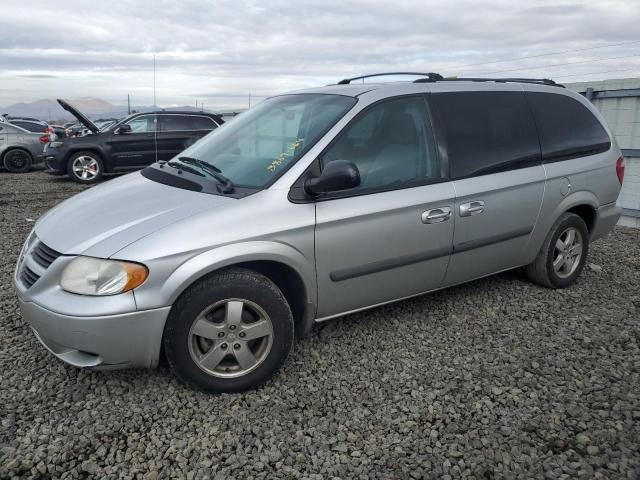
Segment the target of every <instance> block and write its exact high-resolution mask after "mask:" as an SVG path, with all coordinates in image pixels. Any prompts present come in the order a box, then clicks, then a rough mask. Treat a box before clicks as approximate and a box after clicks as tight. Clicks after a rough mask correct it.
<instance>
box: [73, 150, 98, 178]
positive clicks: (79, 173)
mask: <svg viewBox="0 0 640 480" xmlns="http://www.w3.org/2000/svg"><path fill="white" fill-rule="evenodd" d="M72 168H73V173H74V174H75V176H76V177H78V178H81V179H82V180H93V179H94V178H96V176H97V175H98V171H99V168H100V166H99V165H98V162H97V160H96V159H95V158H93V157H89V156H88V155H82V156H80V157H78V158H76V159H75V160H74V161H73V166H72Z"/></svg>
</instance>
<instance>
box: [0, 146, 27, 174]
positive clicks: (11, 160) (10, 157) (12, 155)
mask: <svg viewBox="0 0 640 480" xmlns="http://www.w3.org/2000/svg"><path fill="white" fill-rule="evenodd" d="M32 164H33V159H32V158H31V154H30V153H28V152H25V151H24V150H10V151H8V152H7V153H6V154H5V156H4V168H6V169H7V170H8V171H9V172H12V173H25V172H28V171H29V170H31V165H32Z"/></svg>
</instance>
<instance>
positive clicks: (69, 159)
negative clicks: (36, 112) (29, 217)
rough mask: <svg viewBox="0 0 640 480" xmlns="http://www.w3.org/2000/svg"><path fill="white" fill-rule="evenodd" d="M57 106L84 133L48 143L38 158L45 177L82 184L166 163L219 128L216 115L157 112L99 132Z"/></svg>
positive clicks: (71, 109)
mask: <svg viewBox="0 0 640 480" xmlns="http://www.w3.org/2000/svg"><path fill="white" fill-rule="evenodd" d="M58 103H59V104H60V105H61V106H62V108H64V109H65V110H67V111H68V112H69V113H71V114H72V115H74V116H75V117H76V118H77V119H78V121H79V122H80V123H81V124H82V125H83V126H84V127H85V128H87V130H88V131H89V132H90V133H89V134H88V135H84V136H80V137H69V138H64V139H62V140H60V141H54V142H51V143H49V144H48V145H47V146H46V147H45V152H44V155H45V162H46V165H47V172H48V173H51V174H53V175H64V174H67V175H69V177H71V179H73V180H75V181H76V182H79V183H85V184H90V183H96V182H97V181H98V180H100V178H101V177H102V175H103V174H105V173H121V172H126V171H131V170H137V169H140V168H144V167H146V166H147V165H150V164H152V163H154V162H156V161H162V160H169V159H170V158H172V157H174V156H175V155H176V154H178V153H179V152H181V151H182V150H184V149H185V148H187V147H188V146H190V145H192V144H194V143H195V142H196V141H197V140H199V139H200V138H202V137H203V136H205V135H206V134H208V133H209V132H211V131H212V130H214V129H216V128H218V127H219V126H220V125H222V123H224V122H223V120H222V119H221V118H220V116H219V115H214V114H211V113H207V112H181V111H164V110H162V111H156V112H147V113H136V114H134V115H130V116H129V117H127V118H125V119H124V120H122V121H120V122H117V123H115V124H110V125H109V124H108V125H106V126H104V127H102V128H99V127H98V126H96V124H95V123H93V122H92V121H91V120H89V118H88V117H87V116H86V115H84V114H83V113H82V112H80V111H79V110H78V109H76V108H75V107H73V106H72V105H70V104H69V103H67V102H66V101H64V100H61V99H58Z"/></svg>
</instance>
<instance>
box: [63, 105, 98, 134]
mask: <svg viewBox="0 0 640 480" xmlns="http://www.w3.org/2000/svg"><path fill="white" fill-rule="evenodd" d="M58 103H59V104H60V106H61V107H62V108H64V109H65V110H66V111H67V112H69V113H70V114H71V115H73V116H74V117H76V118H77V119H78V121H79V122H80V123H81V124H82V125H84V126H85V127H87V128H88V129H89V130H90V131H91V132H92V133H98V132H99V131H100V129H99V128H98V127H96V125H95V123H93V122H92V121H91V120H89V119H88V118H87V117H86V116H85V115H84V114H83V113H82V112H80V111H79V110H77V109H76V108H75V107H73V106H71V105H69V104H68V103H67V102H65V101H64V100H62V99H61V98H59V99H58Z"/></svg>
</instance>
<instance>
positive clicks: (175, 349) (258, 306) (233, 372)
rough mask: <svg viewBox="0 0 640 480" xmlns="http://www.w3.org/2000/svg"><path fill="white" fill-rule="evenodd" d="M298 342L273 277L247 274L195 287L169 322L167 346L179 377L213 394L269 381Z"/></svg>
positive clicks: (229, 274)
mask: <svg viewBox="0 0 640 480" xmlns="http://www.w3.org/2000/svg"><path fill="white" fill-rule="evenodd" d="M292 342H293V315H292V314H291V309H290V308H289V305H288V303H287V301H286V299H285V298H284V295H283V294H282V292H281V291H280V290H279V289H278V287H276V285H275V284H273V282H271V281H270V280H269V279H268V278H266V277H264V276H262V275H260V274H258V273H255V272H252V271H250V270H245V269H239V268H238V269H229V270H225V271H221V272H218V273H215V274H213V275H211V276H209V277H207V278H206V279H204V280H202V281H200V282H199V283H197V284H195V285H194V286H192V287H190V288H189V290H187V291H186V292H185V293H184V294H183V295H182V296H181V297H180V298H179V299H178V301H177V302H176V303H175V304H174V306H173V308H172V309H171V313H170V314H169V318H168V319H167V326H166V328H165V334H164V347H165V352H166V355H167V360H168V361H169V365H170V366H171V369H172V370H173V372H174V373H175V374H176V375H177V376H178V377H179V378H180V379H182V380H183V381H185V382H187V383H190V384H192V385H195V386H197V387H198V388H200V389H202V390H205V391H208V392H239V391H244V390H248V389H251V388H255V387H257V386H259V385H261V384H262V383H264V382H265V381H266V380H268V379H269V378H270V377H271V376H272V375H273V374H274V373H275V372H277V371H278V370H279V369H280V367H281V366H282V364H283V363H284V361H285V359H286V358H287V355H288V354H289V350H290V348H291V344H292Z"/></svg>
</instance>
